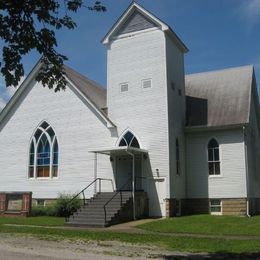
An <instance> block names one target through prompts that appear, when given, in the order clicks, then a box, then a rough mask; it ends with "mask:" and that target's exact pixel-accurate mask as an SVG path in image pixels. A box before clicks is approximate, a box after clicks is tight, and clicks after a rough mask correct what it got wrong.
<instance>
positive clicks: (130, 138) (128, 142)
mask: <svg viewBox="0 0 260 260" xmlns="http://www.w3.org/2000/svg"><path fill="white" fill-rule="evenodd" d="M119 146H128V147H135V148H140V145H139V142H138V140H137V138H136V137H135V136H134V135H133V133H131V132H130V131H127V132H126V133H125V134H124V136H123V137H122V138H121V140H120V142H119Z"/></svg>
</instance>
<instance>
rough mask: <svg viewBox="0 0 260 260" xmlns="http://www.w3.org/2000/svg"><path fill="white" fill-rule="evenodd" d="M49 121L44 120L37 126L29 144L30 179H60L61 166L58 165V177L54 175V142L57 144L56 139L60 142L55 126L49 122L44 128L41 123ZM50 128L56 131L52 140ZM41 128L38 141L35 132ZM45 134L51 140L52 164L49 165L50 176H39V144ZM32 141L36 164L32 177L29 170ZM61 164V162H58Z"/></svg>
mask: <svg viewBox="0 0 260 260" xmlns="http://www.w3.org/2000/svg"><path fill="white" fill-rule="evenodd" d="M44 122H46V123H47V121H45V120H44V121H42V122H41V124H40V125H39V126H38V127H37V128H36V130H35V131H34V133H33V136H32V138H31V140H30V145H29V161H28V171H27V178H28V180H55V179H58V178H59V166H58V170H57V177H54V176H53V149H54V144H55V141H57V143H58V139H57V136H56V132H55V131H54V129H53V127H52V126H51V125H50V124H49V123H47V124H48V127H46V129H43V128H42V127H41V125H42V124H43V123H44ZM49 128H52V130H53V132H54V138H53V140H52V141H51V138H50V136H49V133H48V132H47V130H48V129H49ZM38 129H40V130H41V131H42V133H41V135H40V136H39V138H38V141H36V139H35V133H36V132H37V130H38ZM43 134H45V135H46V137H47V140H48V142H49V145H50V165H49V173H50V174H49V177H37V154H38V152H37V151H38V146H39V140H41V137H42V135H43ZM32 142H33V143H34V165H33V177H30V172H29V168H30V167H31V165H30V154H31V144H32ZM58 151H59V145H58ZM58 165H59V163H58Z"/></svg>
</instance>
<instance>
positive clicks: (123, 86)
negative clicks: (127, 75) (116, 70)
mask: <svg viewBox="0 0 260 260" xmlns="http://www.w3.org/2000/svg"><path fill="white" fill-rule="evenodd" d="M127 91H128V83H122V84H120V92H127Z"/></svg>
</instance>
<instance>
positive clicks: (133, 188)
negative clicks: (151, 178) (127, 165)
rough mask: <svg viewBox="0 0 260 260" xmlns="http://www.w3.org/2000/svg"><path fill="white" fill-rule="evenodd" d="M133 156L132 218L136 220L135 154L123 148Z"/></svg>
mask: <svg viewBox="0 0 260 260" xmlns="http://www.w3.org/2000/svg"><path fill="white" fill-rule="evenodd" d="M125 151H126V153H128V154H129V155H130V156H132V158H133V165H132V197H133V219H134V220H136V216H135V155H134V154H133V153H131V152H129V151H128V150H127V149H126V150H125Z"/></svg>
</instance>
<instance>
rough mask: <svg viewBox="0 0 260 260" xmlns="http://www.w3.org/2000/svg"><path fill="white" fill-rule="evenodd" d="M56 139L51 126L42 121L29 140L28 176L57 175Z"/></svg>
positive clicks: (44, 176)
mask: <svg viewBox="0 0 260 260" xmlns="http://www.w3.org/2000/svg"><path fill="white" fill-rule="evenodd" d="M58 153H59V148H58V141H57V138H56V135H55V132H54V130H53V129H52V127H51V126H50V125H49V124H48V123H47V122H45V121H44V122H43V123H42V124H41V125H40V126H39V127H38V129H37V130H36V131H35V134H34V136H33V138H32V141H31V146H30V158H29V178H50V177H58Z"/></svg>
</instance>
